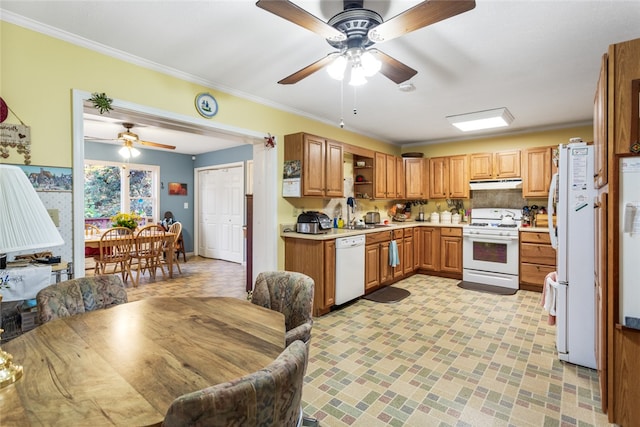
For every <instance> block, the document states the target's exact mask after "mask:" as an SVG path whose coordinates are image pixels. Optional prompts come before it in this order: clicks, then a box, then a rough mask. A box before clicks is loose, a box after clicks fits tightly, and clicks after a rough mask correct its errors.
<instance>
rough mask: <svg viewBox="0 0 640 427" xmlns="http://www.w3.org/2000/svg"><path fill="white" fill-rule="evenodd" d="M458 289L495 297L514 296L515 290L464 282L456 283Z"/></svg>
mask: <svg viewBox="0 0 640 427" xmlns="http://www.w3.org/2000/svg"><path fill="white" fill-rule="evenodd" d="M458 287H459V288H462V289H468V290H470V291H478V292H486V293H489V294H496V295H515V293H516V292H518V290H517V289H511V288H503V287H502V286H493V285H485V284H484V283H475V282H465V281H462V282H460V283H458Z"/></svg>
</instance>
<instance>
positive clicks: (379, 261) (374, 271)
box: [364, 231, 393, 293]
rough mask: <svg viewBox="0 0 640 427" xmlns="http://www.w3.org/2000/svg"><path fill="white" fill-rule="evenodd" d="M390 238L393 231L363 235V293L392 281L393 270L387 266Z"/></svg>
mask: <svg viewBox="0 0 640 427" xmlns="http://www.w3.org/2000/svg"><path fill="white" fill-rule="evenodd" d="M392 237H393V231H391V232H389V231H381V232H379V233H367V234H366V235H365V260H364V264H365V267H364V268H365V278H364V283H365V293H370V292H372V291H373V290H375V289H377V288H378V287H380V286H382V285H386V284H388V283H390V282H391V281H392V280H393V269H392V268H391V266H390V265H389V244H390V243H391V239H392Z"/></svg>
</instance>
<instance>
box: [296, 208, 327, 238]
mask: <svg viewBox="0 0 640 427" xmlns="http://www.w3.org/2000/svg"><path fill="white" fill-rule="evenodd" d="M332 225H333V224H332V222H331V219H330V218H329V217H328V216H327V215H326V214H324V213H322V212H315V211H308V212H303V213H301V214H300V215H298V223H297V224H296V231H297V232H298V233H306V234H322V233H326V232H328V231H329V230H331V228H332Z"/></svg>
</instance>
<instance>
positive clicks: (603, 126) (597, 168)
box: [593, 53, 609, 188]
mask: <svg viewBox="0 0 640 427" xmlns="http://www.w3.org/2000/svg"><path fill="white" fill-rule="evenodd" d="M608 59H609V56H608V55H607V54H606V53H605V54H604V55H603V56H602V63H601V65H600V76H599V77H598V85H597V87H596V98H595V101H594V103H593V146H594V150H593V152H594V154H593V162H594V166H593V174H594V178H595V186H596V188H601V187H603V186H604V185H606V184H607V181H608V177H607V173H608V172H607V155H608V151H609V150H608V149H607V131H608V123H609V122H608V120H607V111H608V110H607V99H608V93H607V81H608V79H607V75H608V73H607V67H608V65H609V61H608Z"/></svg>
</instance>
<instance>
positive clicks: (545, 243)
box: [520, 231, 556, 292]
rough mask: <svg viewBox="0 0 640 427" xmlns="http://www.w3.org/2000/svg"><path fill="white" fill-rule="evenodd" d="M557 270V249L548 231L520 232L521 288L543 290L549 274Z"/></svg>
mask: <svg viewBox="0 0 640 427" xmlns="http://www.w3.org/2000/svg"><path fill="white" fill-rule="evenodd" d="M552 271H556V250H555V249H553V247H551V239H550V238H549V233H547V232H534V231H531V232H530V231H521V232H520V289H525V290H528V291H536V292H542V287H543V286H544V279H545V277H546V276H547V274H549V273H551V272H552Z"/></svg>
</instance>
